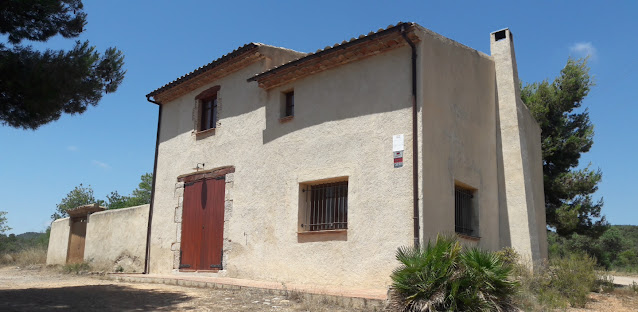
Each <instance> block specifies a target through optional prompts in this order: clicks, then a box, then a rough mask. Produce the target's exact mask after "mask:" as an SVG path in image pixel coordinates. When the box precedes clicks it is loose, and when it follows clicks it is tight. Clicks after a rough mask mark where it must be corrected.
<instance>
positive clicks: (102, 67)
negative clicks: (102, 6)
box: [0, 0, 125, 129]
mask: <svg viewBox="0 0 638 312" xmlns="http://www.w3.org/2000/svg"><path fill="white" fill-rule="evenodd" d="M85 25H86V13H84V12H83V5H82V1H81V0H3V1H0V34H2V35H5V36H6V38H7V41H8V42H6V43H1V42H0V123H1V124H4V125H9V126H11V127H15V128H23V129H37V128H38V127H40V126H41V125H44V124H46V123H49V122H51V121H54V120H57V119H58V118H60V116H61V115H62V114H63V113H65V114H81V113H83V112H84V111H86V109H87V107H88V106H89V105H93V106H95V105H97V104H98V102H99V100H100V99H101V98H102V95H103V94H104V93H109V92H115V91H116V90H117V87H118V86H119V85H120V83H121V82H122V80H123V79H124V73H125V71H124V70H123V69H122V67H123V65H124V57H123V55H122V52H120V51H119V50H117V49H115V48H108V49H107V50H106V51H105V52H104V53H103V54H100V53H98V52H96V48H95V47H93V46H90V45H89V42H88V41H84V42H80V41H76V44H75V47H74V48H73V49H71V50H70V51H57V50H50V49H47V50H45V51H38V50H34V49H33V48H32V47H31V46H28V45H26V46H25V45H22V42H23V41H25V40H26V41H47V40H48V39H50V38H51V37H53V36H56V35H61V36H62V37H64V38H75V37H78V36H79V35H80V33H81V32H82V31H83V30H84V26H85Z"/></svg>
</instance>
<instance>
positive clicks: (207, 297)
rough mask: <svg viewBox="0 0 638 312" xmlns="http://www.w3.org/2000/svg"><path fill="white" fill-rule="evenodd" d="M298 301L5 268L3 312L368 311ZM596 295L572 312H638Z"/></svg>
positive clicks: (632, 302)
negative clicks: (583, 307) (581, 307)
mask: <svg viewBox="0 0 638 312" xmlns="http://www.w3.org/2000/svg"><path fill="white" fill-rule="evenodd" d="M625 278H626V279H628V280H629V281H628V283H629V284H631V281H633V280H634V279H636V277H615V278H614V282H615V283H617V284H620V283H625V282H627V281H625ZM627 291H628V289H627ZM297 297H298V296H294V297H293V298H284V297H282V296H277V295H272V294H268V293H265V292H261V291H258V290H223V289H209V288H190V287H181V286H173V285H163V284H142V283H120V282H114V281H112V280H107V279H101V278H99V277H96V276H87V275H69V274H62V273H60V272H59V271H57V270H55V269H46V268H42V267H35V268H30V269H21V268H16V267H2V268H0V311H230V312H239V311H258V312H260V311H282V312H293V311H312V312H315V311H317V312H324V311H325V312H328V311H330V312H345V311H363V310H355V309H348V308H343V307H339V306H334V305H331V304H330V303H327V302H318V301H308V300H301V299H299V298H297ZM590 297H591V299H592V301H591V302H590V303H589V304H587V307H586V309H573V308H572V309H568V311H569V312H591V311H614V312H629V311H638V296H636V295H635V294H630V293H629V292H626V293H624V294H623V293H622V292H618V291H616V293H614V295H609V294H596V293H592V294H591V296H590Z"/></svg>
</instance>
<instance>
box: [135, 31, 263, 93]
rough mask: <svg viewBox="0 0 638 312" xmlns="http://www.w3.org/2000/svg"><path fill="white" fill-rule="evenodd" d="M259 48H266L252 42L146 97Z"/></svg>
mask: <svg viewBox="0 0 638 312" xmlns="http://www.w3.org/2000/svg"><path fill="white" fill-rule="evenodd" d="M259 46H264V44H262V43H256V42H251V43H248V44H245V45H243V46H241V47H239V48H237V49H235V50H233V51H232V52H230V53H227V54H225V55H223V56H222V57H220V58H218V59H216V60H214V61H212V62H210V63H208V64H206V65H204V66H201V67H199V68H197V69H195V70H193V71H192V72H190V73H188V74H185V75H183V76H181V77H179V78H177V79H175V80H173V81H171V82H169V83H167V84H165V85H163V86H161V87H160V88H158V89H156V90H154V91H152V92H151V93H149V94H147V95H146V96H147V97H151V96H155V95H157V94H160V93H162V92H163V91H166V90H168V89H170V88H173V87H175V86H177V85H179V84H181V83H184V82H186V81H188V80H190V79H193V78H195V77H197V76H198V75H200V74H202V73H204V72H206V71H209V70H211V69H213V68H215V67H217V66H218V65H220V64H222V63H224V62H226V61H228V60H230V59H232V58H234V57H237V56H239V55H240V54H243V53H244V52H247V51H250V50H252V49H255V48H257V47H259Z"/></svg>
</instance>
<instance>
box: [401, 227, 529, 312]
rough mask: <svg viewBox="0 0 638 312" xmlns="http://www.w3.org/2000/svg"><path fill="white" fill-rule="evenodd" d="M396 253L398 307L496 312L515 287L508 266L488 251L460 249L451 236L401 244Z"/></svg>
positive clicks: (505, 304) (424, 310)
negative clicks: (412, 244) (408, 244)
mask: <svg viewBox="0 0 638 312" xmlns="http://www.w3.org/2000/svg"><path fill="white" fill-rule="evenodd" d="M396 257H397V260H399V262H400V263H401V265H400V266H399V267H398V268H397V269H395V270H394V271H393V273H392V276H391V277H392V281H393V283H392V289H393V292H392V297H393V302H394V303H395V305H397V306H399V308H400V310H402V311H406V312H413V311H419V312H430V311H501V310H504V309H507V308H508V307H510V306H511V304H510V300H509V298H510V296H511V295H512V294H514V292H515V291H516V289H517V284H516V283H515V282H512V281H510V280H508V275H509V273H510V271H511V267H510V266H509V265H507V264H505V263H503V261H502V260H501V259H500V258H499V257H498V256H496V255H495V254H494V253H491V252H488V251H483V250H480V249H476V248H473V249H464V248H463V247H462V246H461V244H460V243H459V242H458V241H457V240H456V238H455V237H451V236H443V235H439V236H437V238H436V241H434V242H432V241H428V243H427V245H425V246H418V247H401V248H399V249H398V250H397V255H396Z"/></svg>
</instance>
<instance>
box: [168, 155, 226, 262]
mask: <svg viewBox="0 0 638 312" xmlns="http://www.w3.org/2000/svg"><path fill="white" fill-rule="evenodd" d="M234 175H235V167H234V166H224V167H218V168H215V169H211V170H206V171H198V172H191V173H187V174H182V175H180V176H178V177H177V183H176V185H175V198H176V199H177V207H176V209H175V220H174V221H175V224H176V226H177V229H176V230H177V231H176V239H175V242H174V243H173V244H172V248H171V249H172V250H173V270H175V271H178V272H218V271H220V270H224V268H226V267H227V265H228V255H229V252H230V250H231V249H230V244H229V242H230V241H229V239H228V226H227V224H226V223H227V222H228V220H229V219H230V218H231V214H232V206H233V196H232V194H233V192H231V190H232V188H233V186H234ZM220 178H221V179H224V180H225V185H224V208H223V209H224V220H223V232H222V253H221V268H213V269H211V270H197V269H196V268H194V269H190V270H188V268H180V266H181V262H182V261H181V260H182V259H181V255H182V250H181V248H182V246H181V243H182V242H181V241H182V237H181V235H182V217H183V208H184V190H185V188H186V186H187V184H190V183H193V182H197V181H200V180H204V179H220ZM184 269H186V270H184Z"/></svg>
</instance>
